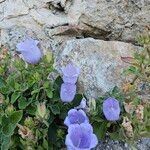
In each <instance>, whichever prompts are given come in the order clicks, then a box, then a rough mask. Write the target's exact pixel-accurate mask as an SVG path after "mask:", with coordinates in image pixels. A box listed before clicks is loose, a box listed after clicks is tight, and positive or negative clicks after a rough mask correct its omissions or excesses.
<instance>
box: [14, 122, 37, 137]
mask: <svg viewBox="0 0 150 150" xmlns="http://www.w3.org/2000/svg"><path fill="white" fill-rule="evenodd" d="M17 126H18V128H19V130H18V133H19V134H20V135H21V137H22V138H23V139H29V140H33V139H34V135H33V133H32V131H31V130H30V129H29V128H28V127H26V126H22V125H20V124H18V125H17Z"/></svg>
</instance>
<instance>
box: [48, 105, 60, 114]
mask: <svg viewBox="0 0 150 150" xmlns="http://www.w3.org/2000/svg"><path fill="white" fill-rule="evenodd" d="M50 109H51V111H52V113H53V114H54V115H57V114H60V108H59V107H58V106H57V105H52V106H50Z"/></svg>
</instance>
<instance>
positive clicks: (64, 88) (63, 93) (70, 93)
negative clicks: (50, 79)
mask: <svg viewBox="0 0 150 150" xmlns="http://www.w3.org/2000/svg"><path fill="white" fill-rule="evenodd" d="M75 94H76V85H75V84H69V83H63V84H62V85H61V89H60V98H61V100H62V101H63V102H71V101H72V100H73V99H74V97H75Z"/></svg>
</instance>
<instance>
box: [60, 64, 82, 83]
mask: <svg viewBox="0 0 150 150" xmlns="http://www.w3.org/2000/svg"><path fill="white" fill-rule="evenodd" d="M62 73H63V81H64V82H65V83H71V84H75V83H76V82H77V79H78V76H79V74H80V69H79V68H77V67H76V66H74V65H73V64H72V63H70V64H68V65H66V66H65V67H62Z"/></svg>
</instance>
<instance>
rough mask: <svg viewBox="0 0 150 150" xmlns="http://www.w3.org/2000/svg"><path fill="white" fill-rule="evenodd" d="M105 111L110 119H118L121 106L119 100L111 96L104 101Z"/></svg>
mask: <svg viewBox="0 0 150 150" xmlns="http://www.w3.org/2000/svg"><path fill="white" fill-rule="evenodd" d="M103 113H104V116H105V117H106V119H107V120H108V121H116V120H118V119H119V115H120V106H119V102H118V100H116V99H115V98H112V97H109V98H108V99H106V100H105V101H104V102H103Z"/></svg>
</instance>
